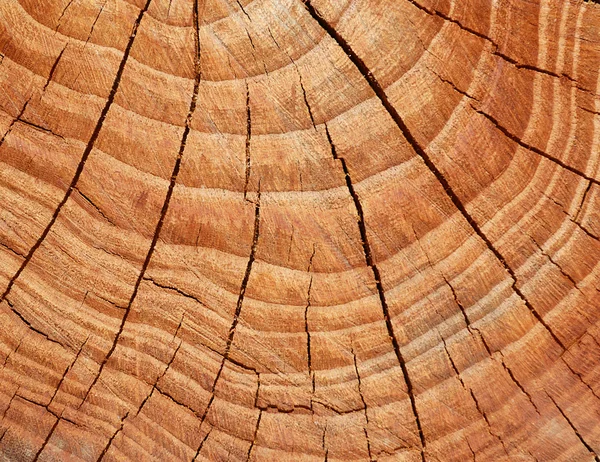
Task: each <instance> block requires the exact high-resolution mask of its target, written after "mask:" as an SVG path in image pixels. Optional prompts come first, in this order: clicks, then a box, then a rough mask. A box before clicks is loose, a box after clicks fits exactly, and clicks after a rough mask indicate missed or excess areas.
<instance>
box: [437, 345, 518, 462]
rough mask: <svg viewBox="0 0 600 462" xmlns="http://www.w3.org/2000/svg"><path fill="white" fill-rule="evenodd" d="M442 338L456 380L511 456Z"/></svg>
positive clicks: (489, 430) (492, 434) (489, 429)
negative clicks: (467, 393)
mask: <svg viewBox="0 0 600 462" xmlns="http://www.w3.org/2000/svg"><path fill="white" fill-rule="evenodd" d="M438 335H439V333H438ZM440 338H441V340H442V344H443V345H444V351H445V352H446V356H447V357H448V360H449V361H450V365H451V366H452V370H453V371H454V373H455V374H456V378H457V379H458V381H459V382H460V384H461V385H462V387H463V389H464V390H465V391H468V392H469V394H470V395H471V398H472V399H473V403H474V404H475V407H476V408H477V411H478V412H479V414H480V415H481V417H483V420H484V421H485V423H486V425H487V429H488V432H489V434H490V435H491V436H493V437H494V438H496V439H497V440H498V442H499V443H500V444H501V445H502V448H503V449H504V452H505V453H506V454H507V455H509V453H508V450H507V448H506V445H505V444H504V441H503V440H502V438H501V437H500V435H498V434H497V433H495V432H493V431H492V425H491V423H490V421H489V419H488V416H487V414H486V413H485V411H484V410H483V409H482V408H481V406H480V404H479V401H478V400H477V398H476V397H475V393H474V392H473V389H472V388H470V387H467V385H466V384H465V382H464V380H463V379H462V377H461V375H460V372H459V371H458V368H457V367H456V364H455V363H454V359H452V356H451V355H450V352H449V351H448V345H446V340H445V339H444V337H442V336H441V335H440Z"/></svg>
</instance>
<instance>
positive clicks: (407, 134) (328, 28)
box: [301, 0, 589, 409]
mask: <svg viewBox="0 0 600 462" xmlns="http://www.w3.org/2000/svg"><path fill="white" fill-rule="evenodd" d="M301 1H302V2H303V3H304V5H305V7H306V9H307V10H308V12H309V14H310V15H311V16H312V17H313V19H314V20H315V21H316V22H317V23H318V24H319V25H320V26H321V27H322V28H323V30H325V32H327V33H328V34H329V36H330V37H331V38H332V39H333V40H335V41H336V43H337V44H338V45H339V46H340V48H342V50H344V52H345V53H346V55H348V57H349V58H350V60H351V61H352V63H353V64H354V65H355V66H356V68H357V69H358V70H359V72H360V73H361V74H362V76H363V77H364V79H365V80H366V81H367V83H368V84H369V86H370V87H371V89H372V90H373V92H374V93H375V95H376V96H377V98H379V101H380V102H381V104H382V105H383V107H384V108H385V110H386V111H387V113H388V114H389V116H390V117H391V118H392V120H393V121H394V123H395V124H396V126H397V127H398V128H399V129H400V131H401V132H402V134H403V135H404V138H405V139H406V141H407V142H408V143H409V144H410V145H411V146H412V148H413V150H414V151H415V153H416V154H417V155H418V156H419V157H420V158H421V159H422V160H423V162H424V163H425V165H426V166H427V168H428V169H429V170H430V171H431V173H433V175H434V176H435V178H436V179H437V181H438V182H439V183H440V185H441V186H442V187H443V188H444V191H445V192H446V195H447V196H448V198H449V199H450V200H451V201H452V203H453V204H454V206H455V207H456V208H457V209H458V211H459V212H460V213H461V214H462V216H463V218H464V219H465V220H466V221H467V223H468V224H469V225H470V226H471V228H472V229H473V231H474V232H475V233H476V234H477V235H478V236H479V238H480V239H481V240H482V241H483V243H484V244H485V245H486V246H487V248H488V249H489V250H490V251H491V252H492V253H493V254H494V256H495V257H496V258H497V259H498V261H499V262H500V263H501V264H502V266H503V267H504V269H505V271H506V272H507V273H508V274H509V275H510V277H511V278H512V280H513V284H512V290H513V291H514V292H515V294H517V295H518V297H519V298H520V299H521V300H522V302H523V303H524V304H525V306H526V307H527V308H528V309H529V311H530V312H531V313H532V314H533V316H534V317H535V318H536V319H537V320H538V322H540V324H542V326H543V327H544V328H545V329H546V330H547V331H548V333H549V334H550V335H551V336H552V338H553V339H554V341H555V342H556V343H558V345H559V346H560V347H561V348H563V349H565V346H564V344H563V343H562V341H561V340H560V339H559V338H558V336H557V335H556V334H555V333H554V331H553V330H552V329H551V328H550V326H549V325H548V324H547V323H546V321H545V320H544V319H543V317H542V316H541V315H540V314H539V313H538V312H537V310H536V309H535V308H534V307H533V306H532V305H531V303H529V301H528V300H527V298H526V297H525V295H524V294H523V292H522V291H521V289H520V288H519V287H518V285H517V278H516V275H515V272H514V270H513V269H512V268H511V267H510V266H509V265H508V263H507V262H506V260H505V259H504V256H503V255H502V254H501V253H500V251H499V250H498V249H497V248H496V247H495V246H494V245H493V244H492V242H491V241H490V239H489V238H488V237H487V236H486V235H485V234H484V232H483V231H482V229H481V228H480V226H479V224H477V222H476V221H475V219H474V218H473V217H472V216H471V214H470V213H469V212H468V211H467V209H466V207H465V206H464V204H463V203H462V201H461V200H460V199H459V197H458V195H457V194H456V193H455V192H454V189H453V188H452V186H450V183H449V182H448V180H447V179H446V178H445V177H444V175H443V174H442V172H441V171H440V170H439V169H438V168H437V167H436V165H435V164H434V162H433V161H432V160H431V158H430V157H429V155H428V154H427V153H426V152H425V150H424V149H423V148H422V147H421V145H420V144H419V143H418V141H417V140H416V138H415V137H414V136H413V134H412V133H411V131H410V130H409V129H408V127H407V125H406V124H405V123H404V121H403V120H402V118H401V117H400V114H399V113H398V111H397V110H396V108H395V107H394V106H393V105H392V103H391V102H390V100H389V99H388V97H387V94H386V93H385V90H384V89H383V87H382V86H381V85H380V84H379V82H378V81H377V79H376V78H375V76H374V75H373V73H372V72H371V71H370V70H369V68H368V67H367V65H366V64H365V63H364V61H363V60H362V59H361V58H360V57H359V56H358V55H357V54H356V53H355V52H354V50H353V49H352V47H350V44H349V43H348V42H347V41H346V39H344V38H343V37H342V36H341V35H340V34H338V32H337V31H336V30H335V29H334V27H333V26H332V25H331V24H329V23H328V22H327V21H326V20H325V19H324V18H323V17H322V16H321V15H320V14H319V13H318V12H317V10H316V9H315V8H314V7H313V6H312V4H311V2H310V0H301ZM474 109H475V108H474ZM475 110H476V109H475ZM344 164H345V163H344ZM588 179H589V178H588ZM355 202H356V201H355ZM360 223H361V222H360V221H359V225H360ZM362 226H363V227H364V224H363V225H362ZM378 279H379V278H378V277H377V276H376V280H378ZM398 351H399V350H398ZM415 409H416V408H415Z"/></svg>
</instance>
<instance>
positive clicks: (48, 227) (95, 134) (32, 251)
mask: <svg viewBox="0 0 600 462" xmlns="http://www.w3.org/2000/svg"><path fill="white" fill-rule="evenodd" d="M151 1H152V0H147V2H146V4H145V5H144V8H143V9H142V10H140V13H139V15H138V17H137V20H136V21H135V23H134V25H133V29H132V32H131V36H130V37H129V42H128V43H127V46H126V47H125V51H124V53H123V58H122V59H121V63H120V64H119V69H118V70H117V75H116V76H115V80H114V81H113V85H112V88H111V90H110V94H109V95H108V99H107V100H106V104H105V105H104V109H102V112H101V113H100V118H99V119H98V122H97V123H96V127H95V128H94V131H93V132H92V136H91V137H90V139H89V141H88V143H87V145H86V147H85V150H84V151H83V155H82V156H81V160H80V161H79V164H78V165H77V169H76V170H75V175H74V176H73V179H72V180H71V184H70V185H69V188H68V189H67V191H66V192H65V195H64V197H63V199H62V200H61V201H60V203H59V204H58V206H57V207H56V210H55V211H54V213H53V214H52V218H51V219H50V222H49V223H48V224H47V225H46V228H45V229H44V231H43V232H42V234H41V236H40V237H39V239H38V240H37V241H36V242H35V244H34V245H33V246H32V247H31V249H30V250H29V253H28V254H27V256H26V257H25V260H24V261H23V263H22V264H21V266H20V267H19V269H18V270H17V272H16V273H15V275H14V276H13V277H12V278H11V280H10V281H9V283H8V286H7V287H6V290H5V291H4V293H3V294H2V297H1V298H0V303H1V302H2V301H3V300H4V299H5V298H6V296H7V295H8V294H9V293H10V291H11V290H12V287H13V285H14V283H15V281H16V280H17V279H18V278H19V276H20V275H21V273H22V272H23V270H25V268H26V267H27V265H28V264H29V262H30V261H31V259H32V258H33V255H34V254H35V252H36V251H37V250H38V249H39V247H40V246H41V245H42V243H43V242H44V240H45V239H46V237H47V236H48V234H49V233H50V230H51V229H52V227H53V226H54V223H55V222H56V220H57V219H58V215H59V214H60V212H61V210H62V208H63V207H64V205H65V204H66V203H67V201H68V200H69V197H71V194H72V193H73V190H74V189H75V187H76V186H77V183H78V182H79V178H80V176H81V174H82V172H83V168H84V166H85V163H86V161H87V159H88V157H89V155H90V153H91V152H92V149H93V148H94V145H95V143H96V140H97V139H98V136H99V134H100V131H101V130H102V126H103V125H104V120H105V119H106V116H107V115H108V111H109V110H110V107H111V106H112V104H113V102H114V100H115V96H116V94H117V90H118V89H119V85H120V83H121V77H122V76H123V72H124V70H125V65H126V64H127V60H128V58H129V54H130V52H131V48H132V47H133V42H134V41H135V37H136V36H137V32H138V28H139V26H140V23H141V22H142V19H143V17H144V14H145V13H146V11H147V10H148V8H149V6H150V2H151ZM67 7H68V6H67ZM65 10H66V8H65ZM63 51H64V50H63ZM26 107H27V103H26V104H25V106H24V107H23V110H22V111H21V115H22V114H23V112H25V108H26ZM19 117H20V116H19ZM5 136H6V135H5ZM2 141H4V138H3V139H2ZM0 145H1V141H0Z"/></svg>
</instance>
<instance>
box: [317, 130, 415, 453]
mask: <svg viewBox="0 0 600 462" xmlns="http://www.w3.org/2000/svg"><path fill="white" fill-rule="evenodd" d="M325 134H326V135H327V140H328V141H329V144H330V146H331V154H332V156H333V158H334V159H335V160H338V161H340V163H341V165H342V169H343V171H344V177H345V180H346V186H347V188H348V192H349V193H350V196H351V197H352V200H353V202H354V207H355V209H356V213H357V215H358V217H357V218H358V220H357V222H358V229H359V232H360V238H361V241H362V246H363V253H364V255H365V261H366V263H367V266H368V267H369V268H371V271H372V272H373V278H374V279H375V286H376V288H377V294H378V295H379V302H380V304H381V308H382V311H383V317H384V320H385V326H386V329H387V333H388V337H389V338H390V341H391V342H392V347H393V349H394V353H395V354H396V359H397V360H398V363H399V364H400V368H401V369H402V375H403V376H404V381H405V382H406V389H407V393H408V396H409V398H410V404H411V408H412V411H413V414H414V417H415V421H416V424H417V430H418V432H419V438H420V441H421V458H422V460H423V461H425V452H424V450H425V435H424V434H423V428H422V427H421V420H420V419H419V413H418V410H417V403H416V399H415V395H414V393H413V387H412V382H411V380H410V376H409V374H408V369H407V367H406V362H405V361H404V358H403V356H402V352H401V351H400V345H399V344H398V340H397V338H396V334H395V333H394V326H393V324H392V319H391V317H390V313H389V309H388V304H387V300H386V298H385V291H384V289H383V284H382V282H381V275H380V273H379V268H377V265H376V264H375V263H374V261H373V255H372V253H371V246H370V244H369V239H368V236H367V228H366V226H365V218H364V212H363V208H362V204H361V202H360V199H359V197H358V194H357V193H356V191H355V189H354V184H353V183H352V178H351V177H350V171H349V170H348V166H347V165H346V159H344V158H343V157H339V156H338V155H337V151H336V148H335V144H334V143H333V140H332V138H331V134H330V133H329V128H328V127H327V124H325Z"/></svg>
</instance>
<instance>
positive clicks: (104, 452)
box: [96, 411, 129, 462]
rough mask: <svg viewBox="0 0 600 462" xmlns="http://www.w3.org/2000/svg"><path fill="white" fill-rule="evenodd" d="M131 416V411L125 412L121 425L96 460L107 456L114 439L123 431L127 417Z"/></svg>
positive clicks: (98, 461) (98, 460)
mask: <svg viewBox="0 0 600 462" xmlns="http://www.w3.org/2000/svg"><path fill="white" fill-rule="evenodd" d="M128 416H129V411H128V412H127V413H125V415H124V416H123V418H122V419H121V425H120V426H119V428H117V429H116V430H115V432H114V433H113V434H112V436H111V437H110V438H109V440H108V443H106V446H105V447H104V449H103V450H102V452H101V453H100V455H99V456H98V459H97V460H96V462H100V461H101V460H102V459H104V456H106V453H107V452H108V450H109V449H110V447H111V445H112V443H113V441H114V439H115V438H116V437H117V435H118V434H119V433H121V432H122V431H123V427H124V426H125V419H127V417H128Z"/></svg>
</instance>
